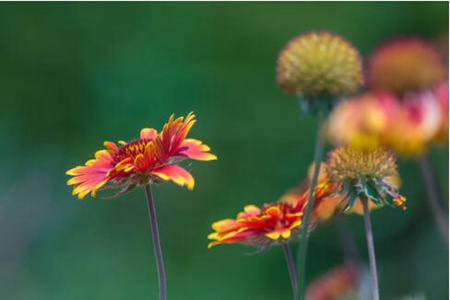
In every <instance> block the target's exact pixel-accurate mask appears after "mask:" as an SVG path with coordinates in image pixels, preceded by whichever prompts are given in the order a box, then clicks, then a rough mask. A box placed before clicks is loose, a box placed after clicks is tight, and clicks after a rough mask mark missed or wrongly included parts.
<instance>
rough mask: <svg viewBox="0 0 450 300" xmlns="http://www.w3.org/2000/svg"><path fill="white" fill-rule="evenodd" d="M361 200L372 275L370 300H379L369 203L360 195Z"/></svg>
mask: <svg viewBox="0 0 450 300" xmlns="http://www.w3.org/2000/svg"><path fill="white" fill-rule="evenodd" d="M361 202H362V206H363V210H364V226H365V228H366V238H367V248H368V250H369V262H370V274H371V277H372V300H379V299H380V294H379V291H378V272H377V261H376V257H375V246H374V244H373V232H372V224H371V223H370V211H369V204H368V203H367V202H368V200H367V199H366V198H363V197H361Z"/></svg>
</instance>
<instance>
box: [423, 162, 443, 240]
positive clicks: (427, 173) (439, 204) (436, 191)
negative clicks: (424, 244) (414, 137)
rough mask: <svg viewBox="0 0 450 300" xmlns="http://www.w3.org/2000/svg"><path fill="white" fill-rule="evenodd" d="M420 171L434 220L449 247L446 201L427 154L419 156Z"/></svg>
mask: <svg viewBox="0 0 450 300" xmlns="http://www.w3.org/2000/svg"><path fill="white" fill-rule="evenodd" d="M419 165H420V171H421V173H422V179H423V181H424V184H425V188H426V190H427V194H428V197H427V198H428V204H429V206H430V208H431V212H432V213H433V217H434V220H435V221H436V224H437V226H438V228H439V231H440V232H441V235H442V237H443V238H444V241H445V244H446V245H447V247H448V217H447V213H446V209H445V208H444V201H443V197H442V194H441V190H440V188H439V185H438V182H437V180H436V177H435V176H434V172H433V168H432V167H431V163H430V160H429V158H428V157H427V155H422V156H421V157H420V158H419Z"/></svg>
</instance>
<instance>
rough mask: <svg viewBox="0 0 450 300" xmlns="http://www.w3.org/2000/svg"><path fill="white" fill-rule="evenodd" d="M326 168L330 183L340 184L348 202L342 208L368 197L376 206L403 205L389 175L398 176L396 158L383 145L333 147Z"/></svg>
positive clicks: (396, 186)
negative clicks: (362, 148) (372, 147)
mask: <svg viewBox="0 0 450 300" xmlns="http://www.w3.org/2000/svg"><path fill="white" fill-rule="evenodd" d="M325 171H326V174H327V176H328V178H329V180H330V181H331V182H332V183H336V184H340V186H341V192H342V193H344V194H345V198H344V200H345V201H346V202H347V203H346V207H345V209H350V208H352V207H353V206H354V205H355V202H356V201H357V200H358V199H368V200H371V201H373V202H374V203H375V204H376V205H378V206H382V205H384V204H387V205H391V206H401V207H404V203H405V202H406V199H405V198H404V197H403V196H401V195H400V194H399V193H398V185H396V184H395V183H393V182H392V179H391V178H393V177H394V178H395V177H397V176H398V172H397V164H396V159H395V156H394V155H393V153H392V152H391V151H390V150H388V149H386V148H377V149H375V150H373V151H365V150H361V149H355V148H351V147H339V148H335V149H334V150H333V151H331V152H330V154H329V156H328V159H327V161H326V163H325Z"/></svg>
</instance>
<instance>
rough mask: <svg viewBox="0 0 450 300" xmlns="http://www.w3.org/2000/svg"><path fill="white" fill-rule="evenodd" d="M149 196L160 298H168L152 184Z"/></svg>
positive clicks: (161, 299)
mask: <svg viewBox="0 0 450 300" xmlns="http://www.w3.org/2000/svg"><path fill="white" fill-rule="evenodd" d="M145 194H146V196H147V206H148V214H149V217H150V227H151V229H152V239H153V249H154V251H155V259H156V266H157V269H158V283H159V300H165V299H166V271H165V269H164V261H163V254H162V250H161V241H160V239H159V230H158V220H157V219H156V210H155V203H154V201H153V196H152V190H151V187H150V184H147V185H146V186H145Z"/></svg>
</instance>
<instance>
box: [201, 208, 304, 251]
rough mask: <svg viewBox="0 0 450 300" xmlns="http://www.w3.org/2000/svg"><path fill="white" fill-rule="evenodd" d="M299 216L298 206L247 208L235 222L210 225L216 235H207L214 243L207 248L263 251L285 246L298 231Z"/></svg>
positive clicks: (232, 220) (225, 221)
mask: <svg viewBox="0 0 450 300" xmlns="http://www.w3.org/2000/svg"><path fill="white" fill-rule="evenodd" d="M302 215H303V212H302V205H301V204H298V205H291V204H289V203H284V202H277V203H271V204H266V205H264V206H263V207H262V208H261V209H260V208H258V207H256V206H255V205H247V206H245V207H244V211H243V212H241V213H239V214H238V215H237V218H236V219H225V220H221V221H218V222H215V223H213V224H212V228H213V230H214V231H215V232H214V233H211V234H210V235H208V239H210V240H213V241H212V242H211V243H210V244H209V245H208V248H210V247H213V246H216V245H220V244H234V243H240V244H243V245H247V246H254V247H260V248H266V247H268V246H270V245H272V244H277V243H278V244H280V243H283V242H286V241H288V240H289V239H290V238H291V236H293V235H296V234H297V232H298V231H299V230H300V224H301V223H302Z"/></svg>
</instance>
